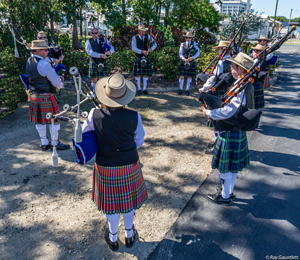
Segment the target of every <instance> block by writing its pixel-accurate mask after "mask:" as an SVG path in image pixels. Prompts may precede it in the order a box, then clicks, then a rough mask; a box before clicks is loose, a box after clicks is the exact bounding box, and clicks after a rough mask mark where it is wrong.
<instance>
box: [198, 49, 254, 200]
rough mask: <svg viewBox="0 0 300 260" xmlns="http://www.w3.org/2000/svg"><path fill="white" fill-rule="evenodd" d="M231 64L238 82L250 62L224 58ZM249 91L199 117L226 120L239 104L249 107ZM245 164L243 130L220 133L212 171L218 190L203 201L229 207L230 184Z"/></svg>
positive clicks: (243, 57)
mask: <svg viewBox="0 0 300 260" xmlns="http://www.w3.org/2000/svg"><path fill="white" fill-rule="evenodd" d="M228 61H230V62H231V73H232V76H233V77H234V79H239V78H241V77H242V76H244V75H246V73H247V70H248V69H250V68H251V66H252V65H253V64H254V61H253V60H252V58H251V57H249V56H248V55H246V54H244V53H242V52H240V53H239V54H238V55H237V56H236V57H235V58H233V59H228ZM249 90H250V91H251V92H253V88H252V89H248V87H247V89H246V90H243V91H242V92H241V93H239V94H238V95H237V97H234V98H233V99H232V100H231V102H230V103H229V104H228V105H225V106H224V107H222V108H219V109H214V110H207V109H204V110H203V114H204V115H205V116H207V117H208V118H211V119H213V120H222V119H227V118H230V117H231V116H233V115H234V114H235V113H236V111H237V109H238V108H239V106H240V105H241V104H243V105H244V106H247V107H248V108H252V106H253V93H251V92H250V91H249ZM248 165H249V151H248V143H247V136H246V132H245V131H227V132H221V133H220V134H219V136H218V139H217V142H216V145H215V150H214V155H213V160H212V168H213V169H215V168H217V169H218V170H219V172H220V180H221V183H222V188H221V189H220V188H218V189H217V190H218V191H217V193H216V194H208V195H207V196H206V198H207V199H208V200H209V201H211V202H213V203H216V204H223V205H230V204H231V200H232V199H234V197H235V195H234V194H233V189H234V184H235V181H236V177H237V173H238V172H239V171H242V170H243V169H244V168H246V167H248Z"/></svg>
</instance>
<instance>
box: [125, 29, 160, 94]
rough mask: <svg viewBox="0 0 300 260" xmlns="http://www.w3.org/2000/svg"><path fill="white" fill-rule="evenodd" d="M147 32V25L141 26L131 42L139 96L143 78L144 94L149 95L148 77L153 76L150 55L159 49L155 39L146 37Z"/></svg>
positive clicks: (134, 73)
mask: <svg viewBox="0 0 300 260" xmlns="http://www.w3.org/2000/svg"><path fill="white" fill-rule="evenodd" d="M147 31H148V28H145V25H139V26H138V34H137V35H135V36H133V37H132V41H131V48H132V51H133V52H134V53H135V58H134V64H133V72H132V74H133V75H134V76H135V80H136V84H137V88H138V95H141V94H142V89H141V76H142V78H143V94H144V95H148V91H147V84H148V77H151V76H152V65H151V59H150V56H149V54H150V52H152V51H154V50H155V48H156V47H157V44H156V42H155V41H154V40H153V38H152V37H151V36H150V35H149V34H148V35H145V34H146V32H147Z"/></svg>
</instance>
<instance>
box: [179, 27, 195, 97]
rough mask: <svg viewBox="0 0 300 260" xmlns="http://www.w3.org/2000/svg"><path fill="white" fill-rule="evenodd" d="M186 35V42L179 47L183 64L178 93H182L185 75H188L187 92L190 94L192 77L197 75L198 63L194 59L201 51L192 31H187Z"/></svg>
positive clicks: (181, 65)
mask: <svg viewBox="0 0 300 260" xmlns="http://www.w3.org/2000/svg"><path fill="white" fill-rule="evenodd" d="M184 37H185V42H183V43H181V45H180V49H179V58H180V59H181V64H180V78H179V92H178V95H181V94H182V88H183V83H184V77H187V83H186V91H185V94H186V95H187V96H189V95H190V91H189V90H190V85H191V82H192V78H193V77H196V63H195V61H194V60H195V59H196V58H197V57H198V56H199V54H200V51H199V48H198V46H197V43H196V42H194V41H193V40H192V39H193V38H194V35H193V33H192V32H187V33H186V34H185V35H184Z"/></svg>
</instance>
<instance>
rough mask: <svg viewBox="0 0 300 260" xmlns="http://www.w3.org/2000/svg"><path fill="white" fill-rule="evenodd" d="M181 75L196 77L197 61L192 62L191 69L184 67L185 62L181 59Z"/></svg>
mask: <svg viewBox="0 0 300 260" xmlns="http://www.w3.org/2000/svg"><path fill="white" fill-rule="evenodd" d="M179 75H180V76H184V77H191V78H195V77H196V63H195V61H194V60H193V61H191V62H190V69H189V70H185V69H184V62H183V61H181V63H180V73H179Z"/></svg>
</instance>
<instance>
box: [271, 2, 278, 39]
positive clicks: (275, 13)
mask: <svg viewBox="0 0 300 260" xmlns="http://www.w3.org/2000/svg"><path fill="white" fill-rule="evenodd" d="M277 6H278V0H276V7H275V16H274V25H273V29H272V37H273V35H274V30H275V21H276V14H277Z"/></svg>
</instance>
